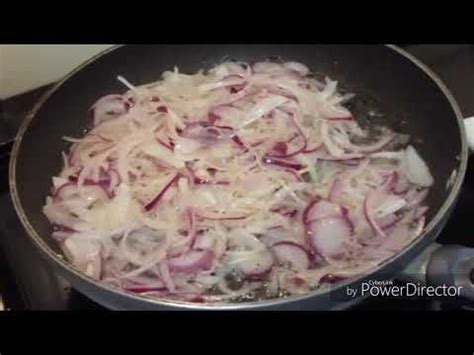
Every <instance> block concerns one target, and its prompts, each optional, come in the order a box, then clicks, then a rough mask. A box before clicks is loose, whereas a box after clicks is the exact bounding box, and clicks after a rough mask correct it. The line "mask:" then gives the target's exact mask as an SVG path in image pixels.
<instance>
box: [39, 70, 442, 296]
mask: <svg viewBox="0 0 474 355" xmlns="http://www.w3.org/2000/svg"><path fill="white" fill-rule="evenodd" d="M118 79H119V80H120V81H121V82H122V83H123V84H124V85H126V86H127V87H128V89H129V90H128V91H127V92H125V93H124V94H114V95H108V96H105V97H102V98H101V99H99V100H98V101H97V102H96V103H95V104H94V105H93V106H92V107H91V111H92V114H93V117H94V127H93V128H92V129H91V130H90V131H89V132H88V133H87V134H85V135H84V136H83V137H82V138H80V139H75V138H67V137H65V139H67V140H68V141H70V142H73V144H72V146H71V148H70V150H69V152H68V153H67V154H65V153H63V157H64V167H63V169H62V171H61V172H60V173H59V175H57V176H55V177H53V179H52V180H53V181H52V182H53V185H52V189H51V194H50V196H48V197H47V198H46V204H45V206H44V213H45V215H46V216H47V218H48V219H49V221H50V222H51V224H52V225H53V229H54V231H53V233H52V236H53V237H54V238H55V239H56V240H57V241H58V243H60V245H61V247H62V248H63V250H64V253H65V255H66V256H67V258H68V260H69V261H70V262H71V263H72V264H73V265H74V266H75V267H77V268H78V269H79V270H81V271H82V272H84V273H86V274H87V275H89V276H90V277H93V278H95V279H97V280H100V281H102V282H104V283H108V284H110V285H113V286H114V287H118V288H122V289H125V290H128V291H130V292H135V293H138V294H141V295H143V296H148V297H160V298H162V297H165V298H169V299H177V300H184V301H190V302H231V301H235V300H250V299H257V298H258V297H266V298H272V297H283V296H285V295H292V294H299V293H306V292H309V291H310V290H313V289H315V288H318V287H324V286H327V285H328V284H332V283H335V282H339V281H341V280H345V279H347V278H350V277H352V276H354V275H356V274H360V273H364V272H367V271H368V270H369V269H370V268H373V267H374V266H375V265H377V264H378V263H380V262H381V261H383V260H384V259H386V258H388V257H390V256H391V255H393V254H394V253H397V252H398V251H400V250H401V249H402V248H403V247H404V246H405V245H406V244H407V243H409V242H410V241H411V240H413V239H414V238H416V237H417V236H418V235H419V234H420V233H421V232H422V230H423V228H424V224H425V213H426V211H427V210H428V208H427V207H426V206H425V205H424V204H423V202H424V201H425V199H426V197H427V195H428V192H429V188H430V186H432V184H433V182H434V181H433V177H432V176H431V174H430V171H429V168H428V166H427V164H426V163H425V162H424V161H423V159H422V158H421V157H420V155H419V154H418V153H417V151H416V150H415V148H414V147H412V146H410V145H409V146H402V145H400V144H399V143H397V142H400V140H399V137H400V134H398V133H396V132H393V131H391V130H390V129H387V128H380V129H378V130H376V132H378V133H377V134H375V135H372V134H369V132H368V131H367V130H365V129H362V128H361V126H359V124H358V122H357V121H356V120H355V118H354V117H353V116H352V114H351V112H350V111H349V110H348V109H347V108H345V107H344V104H345V102H347V101H348V100H350V99H351V98H352V97H353V95H341V94H340V93H339V92H338V91H337V82H335V81H332V80H330V79H329V78H326V79H325V80H324V81H318V80H316V79H314V77H312V76H311V75H309V70H308V68H307V67H306V66H305V65H303V64H300V63H293V62H288V63H275V62H259V63H255V64H254V65H252V66H250V65H248V64H245V63H235V62H225V63H222V64H220V65H218V66H216V67H214V68H212V69H211V70H209V71H207V72H202V71H200V72H198V73H196V74H194V75H186V74H183V73H180V72H179V71H178V69H177V68H175V69H174V71H169V72H165V73H164V74H163V77H162V79H161V80H159V81H157V82H154V83H149V84H146V85H142V86H134V85H132V84H131V83H129V82H128V81H127V80H126V79H124V78H123V77H118ZM371 131H372V130H371Z"/></svg>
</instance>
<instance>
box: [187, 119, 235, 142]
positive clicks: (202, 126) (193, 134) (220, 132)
mask: <svg viewBox="0 0 474 355" xmlns="http://www.w3.org/2000/svg"><path fill="white" fill-rule="evenodd" d="M232 134H233V128H232V127H229V126H217V125H211V124H210V123H209V122H204V121H203V122H193V123H191V124H189V125H187V126H186V127H185V129H184V130H183V132H182V133H181V136H182V137H185V138H190V139H195V140H197V141H200V142H202V143H204V144H215V143H216V142H217V141H219V140H220V139H228V138H230V137H231V136H232Z"/></svg>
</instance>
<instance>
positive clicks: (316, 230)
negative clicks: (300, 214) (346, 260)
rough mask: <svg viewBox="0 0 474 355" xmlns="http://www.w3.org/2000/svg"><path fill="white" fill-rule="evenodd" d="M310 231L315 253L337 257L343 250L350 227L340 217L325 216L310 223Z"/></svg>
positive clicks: (349, 233)
mask: <svg viewBox="0 0 474 355" xmlns="http://www.w3.org/2000/svg"><path fill="white" fill-rule="evenodd" d="M310 233H311V242H312V247H313V248H314V250H315V251H316V253H317V254H319V255H322V256H325V257H326V256H329V257H339V256H341V255H342V254H343V253H344V252H345V244H346V243H347V242H348V240H349V237H350V236H351V228H350V226H349V225H348V223H347V221H346V220H345V219H344V218H342V217H326V218H321V219H318V220H316V221H315V222H313V223H311V226H310Z"/></svg>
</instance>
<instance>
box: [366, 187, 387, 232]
mask: <svg viewBox="0 0 474 355" xmlns="http://www.w3.org/2000/svg"><path fill="white" fill-rule="evenodd" d="M379 194H380V192H379V191H377V190H373V191H371V192H369V193H368V194H367V196H366V198H365V200H364V215H365V218H366V219H367V222H369V224H370V226H371V227H372V228H373V229H374V231H375V232H376V233H377V234H378V235H379V236H382V237H386V234H385V232H384V231H383V230H382V228H380V226H379V225H378V223H377V220H376V216H375V210H374V205H375V203H376V200H377V197H378V196H379Z"/></svg>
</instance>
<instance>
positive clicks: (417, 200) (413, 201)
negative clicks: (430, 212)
mask: <svg viewBox="0 0 474 355" xmlns="http://www.w3.org/2000/svg"><path fill="white" fill-rule="evenodd" d="M428 194H429V190H428V189H423V190H421V191H418V190H417V189H410V190H409V191H408V192H407V193H406V194H405V196H404V198H405V200H406V201H408V203H407V205H406V208H412V207H415V206H418V205H419V204H421V203H422V202H423V201H424V200H425V199H426V198H427V197H428Z"/></svg>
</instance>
